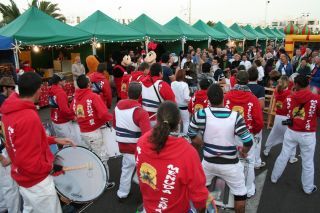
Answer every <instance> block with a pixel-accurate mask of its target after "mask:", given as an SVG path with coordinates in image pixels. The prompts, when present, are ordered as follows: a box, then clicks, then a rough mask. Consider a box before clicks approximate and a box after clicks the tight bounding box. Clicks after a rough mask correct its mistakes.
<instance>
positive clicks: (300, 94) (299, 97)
mask: <svg viewBox="0 0 320 213" xmlns="http://www.w3.org/2000/svg"><path fill="white" fill-rule="evenodd" d="M312 98H314V94H313V93H312V92H311V91H310V89H309V88H308V89H303V90H299V91H296V92H294V93H293V94H292V100H293V101H294V102H295V103H297V104H305V103H307V102H309V101H310V100H311V99H312Z"/></svg>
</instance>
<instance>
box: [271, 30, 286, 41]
mask: <svg viewBox="0 0 320 213" xmlns="http://www.w3.org/2000/svg"><path fill="white" fill-rule="evenodd" d="M271 30H272V31H273V33H274V34H276V35H277V39H278V40H283V39H284V34H283V33H281V32H280V31H278V29H277V28H271Z"/></svg>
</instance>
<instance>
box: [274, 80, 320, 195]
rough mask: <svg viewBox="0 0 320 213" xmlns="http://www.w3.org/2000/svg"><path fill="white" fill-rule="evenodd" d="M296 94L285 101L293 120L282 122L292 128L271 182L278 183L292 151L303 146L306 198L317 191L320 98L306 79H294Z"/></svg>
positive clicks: (285, 136) (287, 135) (289, 115)
mask: <svg viewBox="0 0 320 213" xmlns="http://www.w3.org/2000/svg"><path fill="white" fill-rule="evenodd" d="M294 87H295V90H296V92H295V93H294V94H292V95H291V96H289V97H288V98H287V100H286V101H285V103H284V104H285V107H286V109H287V112H288V117H289V119H287V120H285V121H283V122H282V124H283V125H288V129H287V131H286V133H285V135H284V141H283V145H282V150H281V153H280V155H279V156H278V158H277V160H276V163H275V165H274V168H273V171H272V175H271V182H272V183H277V181H278V179H279V178H280V176H281V175H282V173H283V171H284V169H285V168H286V165H287V162H288V160H289V158H290V155H291V153H292V151H293V150H294V149H295V148H296V146H298V145H299V147H300V152H301V158H302V175H301V181H302V187H303V191H304V192H305V193H306V194H312V193H313V192H315V191H316V190H317V187H316V186H315V185H314V160H313V156H314V152H315V145H316V130H317V117H320V98H319V96H317V95H315V94H313V93H312V92H311V91H310V88H309V81H308V79H307V77H306V76H304V75H298V76H297V77H295V79H294Z"/></svg>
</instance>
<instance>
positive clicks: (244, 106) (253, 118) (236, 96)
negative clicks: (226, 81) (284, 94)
mask: <svg viewBox="0 0 320 213" xmlns="http://www.w3.org/2000/svg"><path fill="white" fill-rule="evenodd" d="M224 103H225V106H226V108H228V109H231V110H233V111H237V112H240V114H241V115H242V116H243V117H244V120H245V122H246V125H247V128H248V129H249V131H250V132H251V133H253V134H257V133H259V132H260V131H261V130H262V128H263V117H262V110H261V106H260V103H259V100H258V98H257V97H256V96H254V95H253V94H252V93H251V91H250V90H248V91H242V90H235V89H234V90H231V91H229V92H228V93H227V94H225V96H224Z"/></svg>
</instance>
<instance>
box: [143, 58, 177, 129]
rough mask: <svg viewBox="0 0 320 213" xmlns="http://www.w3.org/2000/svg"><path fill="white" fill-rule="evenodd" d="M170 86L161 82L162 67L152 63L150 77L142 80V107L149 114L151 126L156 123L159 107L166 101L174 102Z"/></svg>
mask: <svg viewBox="0 0 320 213" xmlns="http://www.w3.org/2000/svg"><path fill="white" fill-rule="evenodd" d="M175 99H176V98H175V96H174V93H173V91H172V89H171V87H170V85H169V84H168V83H167V82H165V81H163V80H162V67H161V65H160V64H157V63H154V64H152V65H151V67H150V75H148V76H147V77H145V78H144V79H143V80H142V107H143V109H144V110H146V111H147V112H148V113H149V116H150V121H151V126H154V125H155V123H156V117H155V113H156V112H157V111H158V107H159V105H160V104H161V103H162V102H164V101H166V100H168V101H173V102H175Z"/></svg>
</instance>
